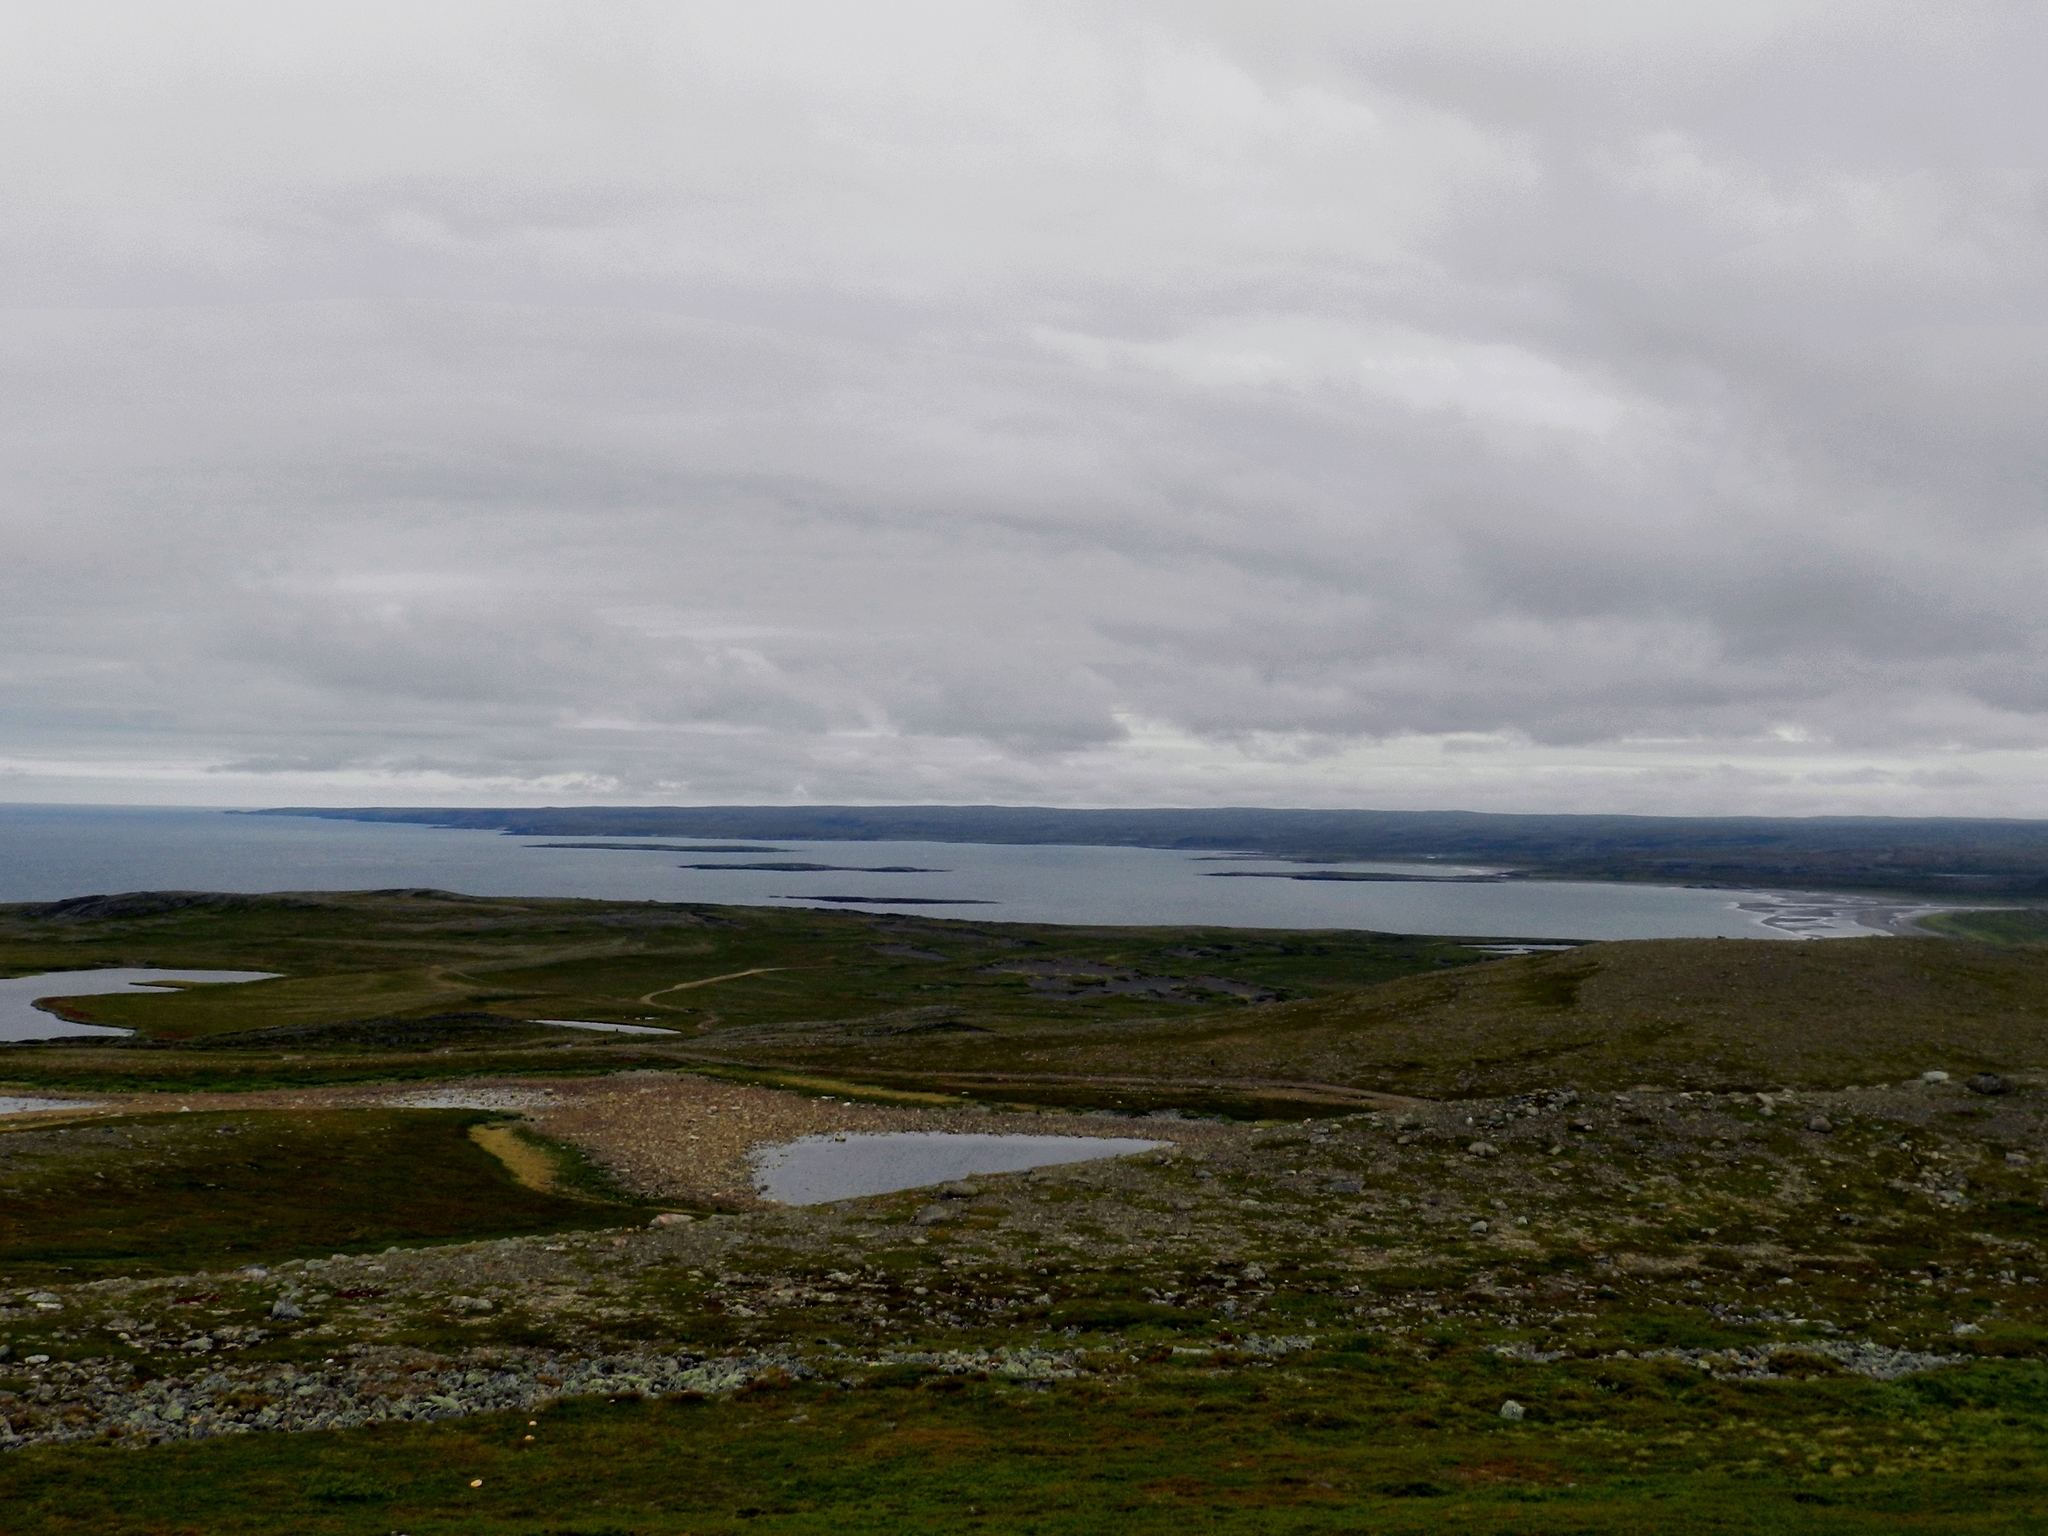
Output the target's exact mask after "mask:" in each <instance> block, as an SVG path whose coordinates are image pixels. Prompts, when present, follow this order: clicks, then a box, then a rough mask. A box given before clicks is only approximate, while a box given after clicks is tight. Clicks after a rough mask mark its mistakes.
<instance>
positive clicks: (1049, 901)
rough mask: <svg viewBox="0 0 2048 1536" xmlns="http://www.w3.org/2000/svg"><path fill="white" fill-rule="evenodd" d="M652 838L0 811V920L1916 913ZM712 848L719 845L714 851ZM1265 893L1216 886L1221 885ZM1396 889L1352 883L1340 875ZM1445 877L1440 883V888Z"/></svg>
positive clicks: (1573, 888)
mask: <svg viewBox="0 0 2048 1536" xmlns="http://www.w3.org/2000/svg"><path fill="white" fill-rule="evenodd" d="M686 846H689V845H682V844H678V843H676V842H674V841H673V840H668V839H662V838H653V837H647V838H632V837H619V838H610V839H606V840H605V841H604V842H603V843H602V844H584V845H576V844H565V843H563V842H562V840H560V839H551V838H537V837H519V836H508V835H506V834H503V833H498V832H480V831H474V830H466V829H460V830H459V829H452V828H445V827H427V826H414V825H401V824H387V823H377V822H349V821H326V820H320V819H316V818H309V817H287V816H235V815H229V814H227V813H225V812H222V811H211V810H159V809H143V808H127V807H105V806H31V805H13V806H0V901H56V900H62V899H67V898H71V897H77V896H84V895H89V894H93V893H107V892H120V891H252V892H253V891H361V890H389V889H399V888H404V887H408V886H412V887H432V888H435V889H439V890H445V891H458V892H462V893H464V894H467V895H472V896H550V897H589V898H596V899H600V900H607V901H665V902H703V903H707V904H732V905H739V906H785V907H787V906H797V907H827V908H832V909H836V910H841V911H870V912H901V913H906V914H916V915H920V916H925V917H960V918H967V919H969V920H973V921H983V922H1013V923H1085V924H1091V925H1093V924H1116V925H1126V924H1128V925H1174V926H1203V927H1219V928H1296V929H1311V928H1342V929H1352V930H1371V931H1375V932H1380V933H1432V934H1464V935H1469V936H1472V937H1487V938H1518V939H1678V938H1713V937H1721V938H1753V939H1762V938H1777V939H1796V938H1832V937H1855V936H1869V935H1871V934H1873V933H1878V932H1884V931H1887V930H1888V929H1890V928H1892V927H1894V926H1896V925H1897V924H1898V923H1900V922H1901V921H1902V920H1904V919H1905V918H1908V917H1910V916H1911V914H1912V912H1913V911H1915V910H1919V911H1925V910H1933V908H1932V907H1931V906H1919V907H1916V906H1915V905H1914V904H1912V903H1910V902H1906V903H1902V902H1900V901H1898V900H1887V899H1881V898H1876V897H1868V896H1856V895H1834V894H1812V893H1799V892H1787V891H1736V890H1695V889H1689V888H1684V887H1678V886H1655V885H1633V884H1631V885H1621V884H1608V883H1602V882H1596V881H1583V880H1576V881H1575V880H1494V879H1488V878H1479V879H1474V878H1472V877H1473V876H1474V875H1484V874H1485V872H1484V871H1476V870H1473V869H1470V868H1467V867H1464V866H1455V867H1454V866H1450V865H1420V864H1411V865H1396V864H1383V863H1371V862H1365V861H1358V862H1351V863H1344V864H1332V865H1315V866H1304V865H1301V864H1296V863H1289V862H1287V861H1285V860H1279V859H1269V858H1264V857H1261V856H1237V855H1228V854H1217V853H1213V852H1191V851H1188V850H1182V849H1170V848H1121V847H1117V848H1105V847H1072V846H1066V845H1060V844H1036V843H1030V844H1008V843H1002V844H996V843H909V842H902V843H897V842H891V843H877V842H839V843H806V842H803V841H800V840H786V841H783V842H778V843H776V844H774V845H772V848H771V846H770V845H766V844H763V845H761V849H760V851H763V852H772V853H773V854H774V855H775V862H777V863H783V864H797V865H817V866H828V868H825V869H809V870H792V869H774V868H763V867H760V866H761V865H762V863H763V862H764V861H763V860H761V859H759V858H757V857H753V856H751V847H752V845H745V846H746V847H747V849H748V850H749V851H747V852H736V853H734V854H733V855H732V856H731V857H732V862H731V863H730V864H726V865H708V864H706V863H705V861H704V859H703V857H702V855H701V854H696V855H695V856H693V852H694V850H693V852H685V851H683V850H684V849H685V847H686ZM709 846H717V845H709ZM1226 874H1227V875H1232V876H1263V877H1264V878H1228V879H1225V878H1210V877H1212V876H1218V875H1226ZM1372 874H1377V875H1393V876H1402V877H1410V878H1399V879H1391V880H1389V879H1355V878H1332V877H1334V876H1360V875H1372ZM1445 877H1449V878H1445Z"/></svg>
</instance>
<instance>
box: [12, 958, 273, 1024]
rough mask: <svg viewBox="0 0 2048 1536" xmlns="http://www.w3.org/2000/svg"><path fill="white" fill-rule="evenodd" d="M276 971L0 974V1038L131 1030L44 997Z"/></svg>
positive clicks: (260, 977)
mask: <svg viewBox="0 0 2048 1536" xmlns="http://www.w3.org/2000/svg"><path fill="white" fill-rule="evenodd" d="M276 974H277V973H276V972H275V971H148V970H137V969H135V968H133V967H120V966H109V967H107V968H105V969H103V970H97V971H44V972H42V973H41V974H40V975H36V976H7V977H0V1040H57V1039H71V1038H74V1037H76V1036H80V1035H110V1036H113V1037H116V1038H119V1037H121V1036H125V1035H127V1034H128V1033H129V1031H128V1030H125V1029H111V1028H109V1027H107V1026H106V1025H104V1024H73V1023H72V1022H71V1021H70V1020H69V1019H60V1018H58V1017H57V1015H55V1014H54V1013H45V1012H43V1010H42V1009H40V1008H38V1007H36V1006H35V1002H36V999H37V998H39V997H103V996H105V995H106V994H107V993H109V992H147V991H149V990H150V989H151V988H152V987H161V986H162V985H163V984H164V983H165V982H172V981H189V982H202V981H203V982H216V981H218V982H229V981H268V980H270V979H271V978H272V977H273V976H275V975H276Z"/></svg>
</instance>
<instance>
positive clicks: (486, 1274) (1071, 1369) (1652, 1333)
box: [0, 1074, 2048, 1447]
mask: <svg viewBox="0 0 2048 1536" xmlns="http://www.w3.org/2000/svg"><path fill="white" fill-rule="evenodd" d="M455 1091H456V1092H458V1093H462V1094H470V1095H489V1094H491V1093H500V1094H503V1093H512V1092H517V1093H522V1094H526V1095H529V1097H528V1098H527V1099H526V1100H525V1101H523V1103H522V1104H520V1105H518V1106H514V1105H512V1104H511V1102H510V1101H509V1100H508V1101H507V1105H506V1107H522V1108H525V1109H527V1110H528V1111H529V1112H530V1113H531V1114H532V1115H533V1116H534V1118H535V1119H536V1121H537V1122H538V1123H539V1125H540V1126H541V1127H542V1128H543V1129H545V1130H546V1131H548V1132H549V1133H551V1134H554V1135H557V1136H561V1137H563V1138H565V1139H569V1140H574V1141H577V1142H579V1143H580V1144H582V1145H583V1146H584V1147H586V1149H588V1150H589V1151H590V1152H591V1154H592V1155H593V1156H595V1157H596V1158H598V1159H599V1160H601V1161H602V1162H604V1163H605V1164H606V1165H607V1166H608V1167H609V1168H610V1169H611V1170H612V1171H613V1173H614V1174H615V1175H616V1176H617V1177H618V1178H619V1179H621V1180H622V1181H624V1182H625V1183H627V1184H629V1185H630V1186H632V1187H634V1188H636V1189H638V1190H640V1191H641V1192H642V1193H644V1194H646V1195H649V1196H652V1197H656V1198H659V1199H663V1200H669V1199H675V1200H676V1201H677V1202H678V1203H681V1204H688V1203H694V1204H695V1205H696V1206H697V1212H698V1214H696V1215H695V1216H694V1217H692V1218H689V1219H674V1218H671V1219H667V1220H665V1221H664V1222H663V1224H661V1225H657V1226H654V1227H636V1228H633V1229H630V1230H619V1231H614V1232H605V1233H596V1234H578V1235H575V1236H569V1237H534V1238H517V1239H511V1240H506V1241H498V1242H488V1243H476V1244H466V1245H460V1246H452V1247H439V1248H421V1249H408V1250H392V1251H389V1252H386V1253H383V1254H380V1255H375V1256H347V1257H345V1256H339V1255H337V1256H335V1257H332V1258H307V1259H299V1260H293V1261H290V1262H288V1263H283V1264H280V1265H278V1266H277V1267H276V1268H274V1269H271V1270H260V1269H251V1270H244V1271H236V1272H233V1273H218V1274H196V1275H190V1276H184V1277H180V1278H177V1279H173V1280H148V1281H138V1280H109V1281H103V1282H99V1283H96V1284H90V1285H78V1286H70V1287H59V1288H54V1289H51V1290H40V1291H34V1292H29V1291H22V1290H18V1289H15V1290H0V1340H4V1344H0V1444H5V1445H7V1446H10V1447H18V1446H22V1445H28V1444H34V1443H38V1442H48V1441H58V1440H79V1439H89V1438H93V1437H99V1436H108V1437H114V1438H117V1439H118V1440H120V1441H122V1442H124V1443H131V1444H138V1445H139V1444H150V1443H157V1442H160V1441H163V1440H167V1439H180V1438H192V1437H204V1436H209V1435H219V1434H231V1433H246V1432H250V1431H258V1430H291V1429H315V1428H332V1427H342V1426H348V1425H353V1424H360V1423H367V1422H372V1421H376V1420H382V1419H390V1418H436V1417H446V1416H452V1415H459V1414H464V1413H470V1412H478V1411H485V1410H498V1409H504V1408H522V1409H526V1408H531V1409H535V1410H538V1408H539V1407H540V1405H542V1404H544V1403H546V1402H548V1401H550V1400H552V1399H556V1398H562V1397H567V1396H576V1395H587V1394H601V1395H606V1396H616V1395H624V1394H628V1393H638V1394H654V1393H661V1394H672V1393H687V1392H698V1393H707V1394H709V1393H718V1392H723V1391H727V1390H730V1389H733V1388H735V1387H737V1386H740V1385H742V1384H744V1383H745V1382H747V1381H750V1380H756V1379H758V1378H760V1377H762V1376H764V1375H767V1374H771V1373H778V1372H779V1373H783V1374H785V1375H789V1376H795V1377H800V1378H804V1377H809V1378H815V1379H818V1380H821V1381H838V1380H845V1381H856V1380H859V1379H862V1378H863V1377H864V1376H865V1375H869V1374H872V1373H874V1372H876V1371H886V1370H890V1369H895V1368H902V1367H912V1366H914V1367H917V1368H919V1369H922V1370H926V1371H933V1372H939V1373H954V1374H960V1375H978V1376H984V1377H988V1378H990V1379H992V1380H996V1381H1007V1382H1009V1383H1011V1384H1012V1385H1013V1386H1014V1388H1015V1389H1016V1390H1018V1391H1030V1390H1032V1389H1033V1387H1034V1385H1039V1384H1043V1383H1046V1382H1049V1381H1052V1380H1056V1379H1060V1378H1061V1377H1064V1376H1074V1375H1087V1376H1091V1377H1096V1378H1100V1379H1104V1380H1113V1379H1115V1378H1116V1377H1117V1376H1118V1374H1119V1373H1120V1372H1125V1371H1128V1370H1131V1369H1133V1368H1135V1367H1136V1366H1138V1365H1140V1364H1141V1363H1143V1362H1146V1361H1153V1360H1159V1359H1171V1358H1176V1357H1184V1358H1186V1359H1188V1360H1191V1361H1198V1362H1203V1363H1206V1364H1207V1365H1209V1366H1210V1367H1212V1368H1214V1369H1217V1370H1252V1369H1261V1368H1265V1367H1267V1366H1269V1365H1270V1363H1271V1362H1272V1361H1273V1360H1274V1359H1275V1358H1276V1357H1278V1356H1281V1355H1286V1354H1290V1353H1297V1352H1300V1351H1304V1350H1313V1349H1316V1348H1320V1347H1323V1346H1325V1345H1328V1344H1330V1343H1332V1342H1333V1341H1336V1340H1338V1339H1340V1338H1343V1339H1353V1340H1355V1339H1357V1338H1359V1337H1361V1336H1366V1337H1369V1338H1370V1339H1371V1340H1372V1341H1373V1344H1374V1347H1376V1348H1380V1349H1385V1350H1392V1351H1399V1352H1405V1353H1408V1354H1411V1355H1413V1356H1415V1357H1417V1358H1420V1359H1425V1360H1426V1359H1428V1358H1431V1357H1432V1356H1433V1355H1434V1354H1436V1353H1439V1352H1442V1351H1445V1350H1447V1349H1450V1348H1453V1347H1471V1346H1474V1345H1477V1346H1480V1347H1483V1348H1485V1349H1487V1350H1490V1351H1494V1352H1496V1353H1498V1354H1500V1355H1502V1356H1504V1357H1506V1358H1509V1359H1519V1360H1574V1359H1577V1360H1597V1361H1611V1360H1616V1359H1624V1358H1625V1359H1635V1360H1640V1359H1657V1360H1665V1361H1673V1362H1681V1363H1683V1364H1684V1365H1685V1367H1686V1368H1688V1369H1695V1370H1698V1371H1700V1372H1702V1373H1703V1374H1706V1375H1711V1376H1716V1377H1726V1378H1751V1377H1757V1376H1772V1375H1799V1376H1820V1375H1828V1374H1844V1373H1846V1374H1850V1375H1860V1376H1866V1377H1874V1378H1878V1379H1890V1378H1894V1377H1897V1376H1900V1375H1903V1374H1910V1373H1916V1372H1924V1371H1929V1370H1939V1369H1942V1368H1943V1367H1944V1366H1945V1365H1947V1364H1949V1363H1951V1362H1954V1361H1958V1360H1964V1359H1971V1358H1978V1357H1981V1356H1984V1355H1987V1354H1988V1355H1999V1356H2005V1357H2025V1358H2034V1357H2038V1356H2039V1355H2040V1354H2041V1353H2042V1351H2043V1349H2044V1347H2048V1331H2044V1325H2048V1290H2044V1288H2043V1279H2042V1277H2043V1275H2044V1273H2048V1256H2044V1254H2043V1251H2042V1246H2041V1245H2042V1244H2043V1243H2044V1242H2048V1209H2044V1202H2048V1190H2044V1188H2043V1177H2042V1170H2041V1159H2042V1158H2043V1156H2044V1155H2048V1125H2044V1121H2043V1112H2044V1109H2048V1091H2044V1084H2043V1083H2037V1082H2035V1081H2032V1080H2030V1079H2020V1080H2014V1081H2011V1082H2007V1081H2004V1080H1991V1079H1984V1080H1980V1081H1978V1082H1977V1083H1976V1084H1975V1085H1974V1086H1971V1085H1966V1084H1965V1083H1962V1082H1957V1081H1946V1080H1935V1081H1924V1080H1914V1081H1911V1082H1906V1083H1898V1084H1892V1085H1889V1086H1868V1087H1856V1088H1849V1089H1844V1090H1841V1091H1835V1092H1826V1093H1799V1094H1790V1093H1786V1094H1755V1093H1744V1094H1685V1093H1669V1092H1654V1091H1647V1090H1645V1091H1638V1092H1632V1093H1617V1094H1598V1095H1580V1094H1577V1093H1574V1092H1571V1091H1569V1090H1555V1091H1549V1092H1542V1093H1535V1094H1529V1095H1523V1096H1519V1097H1516V1098H1511V1099H1495V1100H1479V1101H1463V1102H1439V1103H1428V1104H1423V1103H1417V1104H1415V1105H1412V1106H1410V1107H1407V1108H1404V1109H1396V1110H1385V1111H1378V1112H1372V1113H1363V1114H1355V1115H1349V1116H1345V1117H1342V1118H1337V1119H1326V1120H1320V1121H1312V1122H1307V1123H1303V1124H1287V1125H1275V1124H1262V1125H1245V1124H1229V1123H1223V1122H1196V1121H1189V1120H1173V1119H1162V1118H1159V1117H1148V1118H1146V1119H1144V1120H1143V1121H1134V1120H1125V1119H1118V1118H1105V1117H1099V1116H1089V1117H1069V1116H1048V1115H1018V1116H988V1115H982V1114H978V1113H975V1112H973V1111H960V1110H949V1111H943V1112H941V1111H922V1110H912V1109H893V1108H883V1107H877V1106H862V1105H846V1104H836V1103H830V1102H825V1101H821V1100H818V1099H812V1098H800V1097H798V1096H796V1095H793V1094H777V1093H770V1092H768V1091H767V1090H760V1089H746V1088H738V1087H734V1086H731V1085H727V1084H723V1083H716V1082H711V1081H708V1080H703V1079H691V1078H684V1077H681V1076H678V1075H675V1074H638V1075H629V1076H625V1077H620V1078H612V1079H604V1080H599V1081H596V1082H584V1083H575V1084H569V1083H558V1084H542V1085H535V1084H532V1083H522V1084H519V1085H517V1088H516V1090H515V1089H514V1088H511V1087H508V1086H506V1085H502V1084H498V1085H494V1084H474V1085H464V1086H463V1087H462V1088H461V1089H459V1090H455ZM351 1092H353V1091H351ZM364 1092H366V1093H367V1092H368V1091H367V1090H366V1091H364ZM253 1097H254V1096H250V1095H238V1096H234V1099H233V1105H234V1106H235V1107H242V1106H246V1105H248V1104H249V1103H250V1102H251V1099H252V1098H253ZM279 1097H280V1098H281V1099H283V1100H285V1101H286V1102H297V1101H299V1100H301V1099H304V1098H305V1097H306V1096H304V1095H280V1096H279ZM327 1097H328V1098H329V1099H332V1098H334V1097H335V1096H334V1095H328V1096H327ZM393 1097H394V1095H393V1094H392V1093H390V1092H389V1091H384V1092H382V1093H381V1094H380V1095H379V1096H378V1101H380V1102H388V1101H389V1100H391V1099H392V1098H393ZM191 1102H193V1103H194V1106H195V1108H197V1107H202V1106H201V1105H200V1103H199V1101H197V1100H193V1101H191ZM1013 1122H1014V1128H1020V1129H1025V1128H1028V1129H1036V1130H1041V1131H1044V1130H1058V1131H1062V1132H1072V1131H1076V1130H1085V1131H1094V1132H1098V1133H1100V1134H1106V1135H1131V1134H1143V1135H1147V1136H1151V1137H1155V1138H1162V1139H1168V1140H1170V1141H1171V1143H1172V1145H1170V1146H1169V1147H1167V1148H1165V1149H1163V1150H1161V1151H1159V1152H1156V1153H1146V1154H1140V1155H1138V1156H1134V1157H1127V1158H1122V1159H1118V1160H1115V1161H1109V1162H1098V1163H1088V1164H1074V1165H1067V1166H1064V1167H1060V1168H1054V1169H1045V1170H1040V1171H1038V1172H1035V1173H1031V1174H1022V1175H1010V1176H1004V1177H998V1178H986V1179H976V1180H974V1181H971V1182H969V1183H965V1184H956V1185H950V1186H945V1187H944V1188H942V1189H939V1190H923V1191H908V1192H904V1193H901V1194H897V1195H887V1196H879V1197H875V1198H872V1199H866V1200H856V1201H846V1202H842V1203H839V1204H836V1205H830V1206H821V1207H811V1208H806V1209H783V1208H773V1207H762V1206H761V1205H760V1203H759V1202H758V1201H757V1200H755V1199H753V1198H752V1196H751V1193H750V1191H749V1190H748V1189H747V1188H746V1187H745V1186H744V1185H743V1184H742V1183H740V1182H739V1178H740V1174H739V1170H740V1169H742V1168H743V1167H744V1161H743V1158H744V1153H745V1151H746V1149H747V1148H748V1147H750V1146H751V1145H753V1144H754V1143H755V1142H758V1141H762V1140H775V1139H782V1138H785V1137H787V1136H790V1135H794V1134H804V1133H807V1132H810V1131H814V1130H815V1131H822V1130H831V1129H899V1128H911V1127H915V1128H919V1129H935V1128H948V1127H956V1126H957V1127H970V1126H971V1128H973V1129H989V1128H991V1126H992V1125H995V1126H999V1127H1001V1128H1006V1129H1007V1128H1013ZM715 1205H723V1206H725V1207H726V1209H724V1210H719V1211H714V1210H711V1209H710V1207H712V1206H715Z"/></svg>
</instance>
